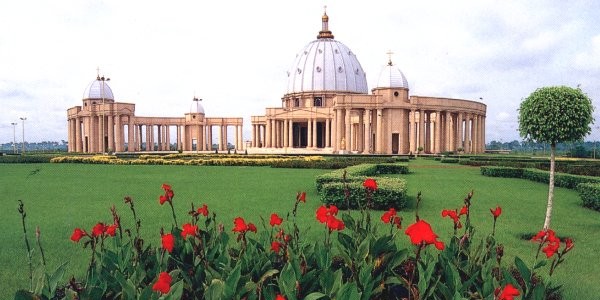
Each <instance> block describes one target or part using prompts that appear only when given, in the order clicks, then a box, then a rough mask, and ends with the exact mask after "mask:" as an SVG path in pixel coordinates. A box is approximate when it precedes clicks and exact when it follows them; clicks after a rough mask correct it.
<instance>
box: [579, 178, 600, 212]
mask: <svg viewBox="0 0 600 300" xmlns="http://www.w3.org/2000/svg"><path fill="white" fill-rule="evenodd" d="M577 191H578V192H579V196H581V200H582V202H583V206H585V207H588V208H591V209H593V210H596V211H600V183H580V184H578V185H577Z"/></svg>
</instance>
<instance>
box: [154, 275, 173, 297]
mask: <svg viewBox="0 0 600 300" xmlns="http://www.w3.org/2000/svg"><path fill="white" fill-rule="evenodd" d="M171 280H173V279H172V278H171V275H169V273H167V272H161V273H160V274H158V280H157V281H156V283H154V285H153V286H152V290H153V291H157V292H161V293H163V294H167V293H169V291H170V290H171Z"/></svg>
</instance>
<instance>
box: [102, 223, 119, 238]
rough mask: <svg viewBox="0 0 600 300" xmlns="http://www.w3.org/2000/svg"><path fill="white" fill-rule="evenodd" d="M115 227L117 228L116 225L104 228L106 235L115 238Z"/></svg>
mask: <svg viewBox="0 0 600 300" xmlns="http://www.w3.org/2000/svg"><path fill="white" fill-rule="evenodd" d="M117 227H118V226H117V224H112V225H109V226H107V227H105V230H106V234H108V235H110V236H115V233H116V231H117Z"/></svg>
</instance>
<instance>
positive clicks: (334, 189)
mask: <svg viewBox="0 0 600 300" xmlns="http://www.w3.org/2000/svg"><path fill="white" fill-rule="evenodd" d="M344 172H346V179H345V182H346V183H348V190H349V192H350V196H349V199H348V200H349V202H350V203H349V204H346V203H344V197H345V183H344ZM408 172H409V169H408V166H407V165H405V164H361V165H356V166H352V167H348V168H346V169H340V170H335V171H332V172H329V173H326V174H322V175H318V176H316V178H315V183H316V187H317V191H318V192H319V193H320V194H321V202H323V203H326V204H335V205H336V206H339V207H341V208H346V207H348V206H350V208H358V207H359V205H364V204H360V203H364V201H366V193H365V189H364V187H363V186H362V183H363V182H364V180H365V179H366V178H367V177H369V176H374V175H382V174H407V173H408ZM377 185H378V189H377V191H375V192H374V193H373V195H372V197H373V199H372V202H373V206H372V208H374V209H387V208H389V207H395V208H397V209H401V208H404V207H406V202H407V199H406V180H404V179H402V178H388V177H378V178H377ZM361 201H362V202H361Z"/></svg>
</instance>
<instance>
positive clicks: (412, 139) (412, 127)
mask: <svg viewBox="0 0 600 300" xmlns="http://www.w3.org/2000/svg"><path fill="white" fill-rule="evenodd" d="M416 130H417V126H416V111H415V110H414V109H411V110H410V112H409V113H408V151H409V152H410V153H415V151H416V149H417V147H416V144H417V141H416V138H417V135H416V133H417V131H416Z"/></svg>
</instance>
